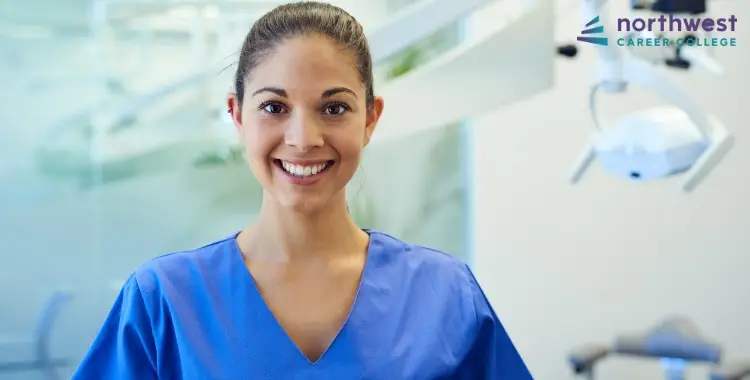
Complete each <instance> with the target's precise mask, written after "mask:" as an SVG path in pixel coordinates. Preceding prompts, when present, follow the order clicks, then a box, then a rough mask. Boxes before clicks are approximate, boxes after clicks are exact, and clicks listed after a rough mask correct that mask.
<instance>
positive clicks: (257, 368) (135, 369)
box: [73, 2, 531, 380]
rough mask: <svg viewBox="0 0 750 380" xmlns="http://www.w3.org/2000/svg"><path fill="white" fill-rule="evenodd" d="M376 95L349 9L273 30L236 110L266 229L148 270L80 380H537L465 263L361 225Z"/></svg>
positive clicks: (306, 14) (308, 15) (125, 297)
mask: <svg viewBox="0 0 750 380" xmlns="http://www.w3.org/2000/svg"><path fill="white" fill-rule="evenodd" d="M372 81H373V79H372V62H371V58H370V52H369V48H368V45H367V41H366V39H365V36H364V34H363V31H362V27H361V25H360V24H359V23H358V22H357V21H356V20H355V19H354V18H353V17H351V16H350V15H349V14H347V13H346V12H344V11H343V10H341V9H339V8H337V7H334V6H332V5H328V4H323V3H315V2H300V3H293V4H288V5H283V6H280V7H278V8H276V9H274V10H272V11H271V12H269V13H268V14H266V15H264V16H263V17H261V18H260V19H259V20H258V21H257V22H256V23H255V25H254V26H253V27H252V29H251V30H250V32H249V34H248V36H247V38H246V39H245V42H244V45H243V46H242V52H241V54H240V61H239V66H238V69H237V73H236V78H235V86H236V92H235V93H233V94H230V95H229V97H228V101H227V103H228V107H229V112H230V113H231V115H232V118H233V120H234V124H235V126H236V127H237V130H238V132H239V135H240V136H241V139H242V142H243V143H244V146H245V151H246V153H247V157H248V161H249V162H250V167H251V169H252V171H253V173H254V174H255V177H256V178H257V179H258V181H260V183H261V184H262V185H263V188H264V196H263V202H262V206H261V210H260V213H259V216H258V219H257V220H256V221H255V223H254V224H252V225H251V226H249V227H247V228H245V229H244V230H242V231H241V232H240V233H238V234H236V235H233V236H231V237H229V238H227V239H225V240H221V241H218V242H216V243H213V244H211V245H207V246H205V247H202V248H199V249H196V250H193V251H189V252H179V253H174V254H171V255H166V256H162V257H159V258H157V259H154V260H152V261H150V262H148V263H146V264H145V265H143V266H142V267H141V268H139V269H138V270H136V271H135V272H134V273H133V274H132V276H131V277H130V278H129V279H128V280H127V282H126V284H125V285H124V287H123V289H122V291H121V293H120V295H119V297H118V299H117V301H116V303H115V305H114V307H113V309H112V311H111V312H110V314H109V316H108V317H107V319H106V321H105V323H104V326H103V327H102V329H101V331H100V333H99V335H98V336H97V338H96V339H95V341H94V343H93V345H92V347H91V349H90V351H89V353H88V354H87V356H86V357H85V359H84V360H83V362H82V364H81V365H80V368H79V369H78V371H77V373H76V374H75V375H74V377H73V378H74V379H82V380H83V379H92V380H93V379H96V380H102V379H104V380H106V379H135V380H148V379H238V380H245V379H282V380H285V379H300V380H307V379H309V380H317V379H320V380H323V379H325V380H350V379H352V380H357V379H362V380H365V379H368V380H422V379H424V380H432V379H466V380H482V379H508V380H524V379H531V375H530V374H529V372H528V370H527V369H526V367H525V365H524V363H523V361H522V360H521V358H520V356H519V355H518V353H517V352H516V349H515V348H514V347H513V344H512V343H511V341H510V339H509V338H508V336H507V334H506V332H505V331H504V329H503V327H502V325H501V324H500V321H499V320H498V319H497V317H496V316H495V314H494V312H493V311H492V308H491V307H490V305H489V303H488V302H487V300H486V299H485V297H484V295H483V293H482V291H481V290H480V288H479V285H478V284H477V282H476V280H475V279H474V277H473V275H472V273H471V272H470V271H469V269H468V267H467V266H466V265H465V264H463V263H461V262H459V261H458V260H457V259H455V258H453V257H452V256H449V255H447V254H444V253H441V252H437V251H433V250H430V249H427V248H422V247H417V246H412V245H409V244H407V243H404V242H402V241H399V240H398V239H395V238H393V237H391V236H388V235H386V234H384V233H381V232H376V231H363V230H361V229H360V228H358V227H357V226H356V225H355V223H354V222H353V221H352V219H351V218H350V216H349V213H348V211H347V206H346V198H345V194H344V187H345V185H346V184H347V182H349V180H350V179H351V178H352V176H353V175H354V172H355V171H356V169H357V167H358V164H359V160H360V156H361V154H362V150H363V149H364V147H365V146H366V145H367V144H368V142H369V140H370V137H371V136H372V134H373V132H374V131H375V127H376V125H377V122H378V118H379V117H380V114H381V112H382V111H383V100H382V99H381V98H378V97H375V96H374V92H373V85H372ZM228 180H229V179H228Z"/></svg>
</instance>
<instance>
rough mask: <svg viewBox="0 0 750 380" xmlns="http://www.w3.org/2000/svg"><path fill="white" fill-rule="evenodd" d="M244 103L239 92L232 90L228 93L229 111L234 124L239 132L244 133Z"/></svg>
mask: <svg viewBox="0 0 750 380" xmlns="http://www.w3.org/2000/svg"><path fill="white" fill-rule="evenodd" d="M241 109H242V104H240V101H239V98H237V94H235V93H233V92H230V93H229V94H227V112H228V113H229V115H230V116H231V117H232V124H234V128H235V129H237V133H242V112H240V110H241Z"/></svg>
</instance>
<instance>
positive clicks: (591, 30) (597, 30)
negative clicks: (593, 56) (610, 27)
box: [576, 16, 609, 46]
mask: <svg viewBox="0 0 750 380" xmlns="http://www.w3.org/2000/svg"><path fill="white" fill-rule="evenodd" d="M598 23H599V16H596V17H594V18H593V19H592V20H591V21H589V22H588V23H586V28H587V29H584V30H582V31H581V34H583V35H582V36H578V38H576V39H577V40H578V41H581V42H587V43H590V44H595V45H602V46H607V45H609V40H608V39H607V37H587V36H586V35H589V34H601V33H604V25H599V26H594V27H591V26H592V25H594V24H598Z"/></svg>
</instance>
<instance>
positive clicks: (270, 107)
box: [263, 104, 284, 113]
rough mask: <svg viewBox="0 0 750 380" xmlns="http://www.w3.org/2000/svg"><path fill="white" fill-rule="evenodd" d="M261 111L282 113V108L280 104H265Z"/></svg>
mask: <svg viewBox="0 0 750 380" xmlns="http://www.w3.org/2000/svg"><path fill="white" fill-rule="evenodd" d="M263 109H264V110H265V111H266V112H268V113H282V112H284V107H282V106H281V105H280V104H266V105H265V106H264V107H263Z"/></svg>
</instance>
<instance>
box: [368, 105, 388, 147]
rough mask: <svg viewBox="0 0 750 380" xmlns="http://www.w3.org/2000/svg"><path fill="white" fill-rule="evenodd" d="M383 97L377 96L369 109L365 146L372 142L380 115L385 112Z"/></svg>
mask: <svg viewBox="0 0 750 380" xmlns="http://www.w3.org/2000/svg"><path fill="white" fill-rule="evenodd" d="M383 106H384V103H383V98H381V97H379V96H378V97H376V98H375V100H374V101H373V103H372V106H371V107H369V108H368V109H367V121H366V124H365V144H364V145H365V146H367V144H369V143H370V139H371V138H372V134H373V133H374V132H375V127H377V125H378V120H380V115H382V114H383Z"/></svg>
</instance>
